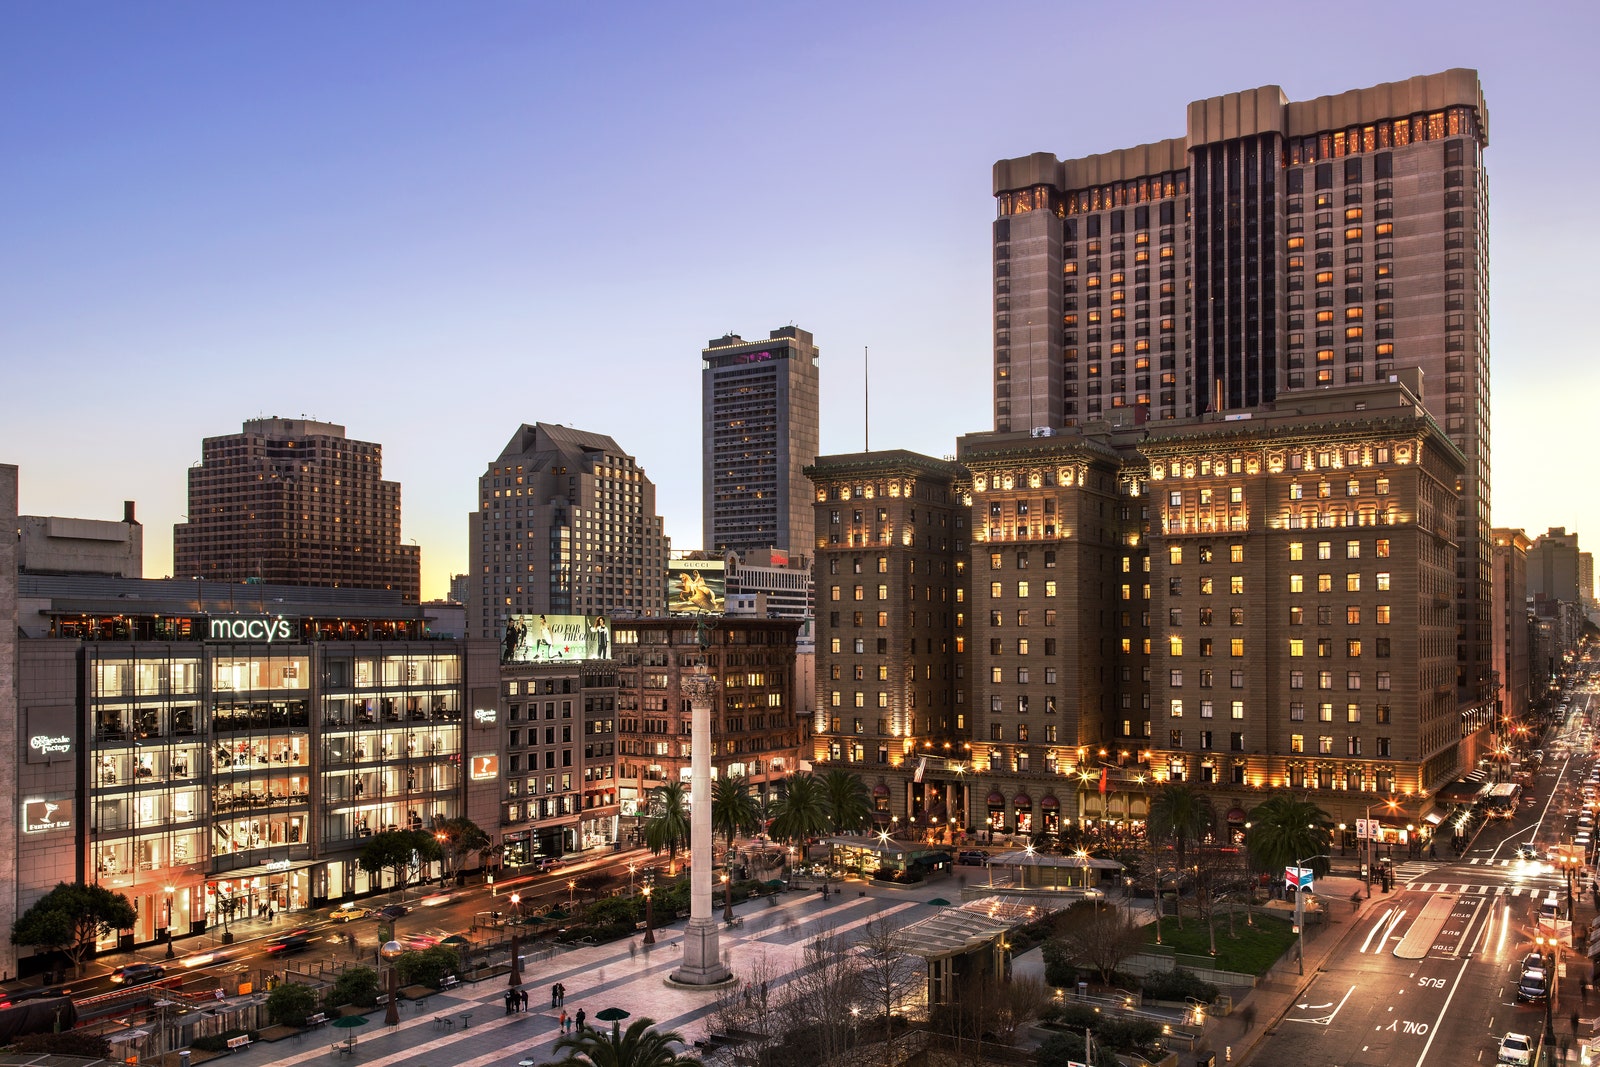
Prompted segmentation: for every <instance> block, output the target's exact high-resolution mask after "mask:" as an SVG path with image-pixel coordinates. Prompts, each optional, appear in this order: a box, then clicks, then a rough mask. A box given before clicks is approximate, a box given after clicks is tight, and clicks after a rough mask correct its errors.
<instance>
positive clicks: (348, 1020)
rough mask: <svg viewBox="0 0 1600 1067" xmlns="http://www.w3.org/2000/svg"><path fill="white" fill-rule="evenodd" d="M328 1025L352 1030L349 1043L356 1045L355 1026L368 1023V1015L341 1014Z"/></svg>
mask: <svg viewBox="0 0 1600 1067" xmlns="http://www.w3.org/2000/svg"><path fill="white" fill-rule="evenodd" d="M328 1025H329V1026H336V1027H338V1028H339V1029H341V1030H349V1031H351V1034H350V1038H349V1042H348V1043H349V1044H351V1045H354V1044H355V1043H356V1035H355V1033H354V1031H355V1028H356V1027H358V1026H365V1025H367V1017H366V1016H365V1015H341V1016H339V1017H338V1018H337V1019H335V1020H333V1021H332V1022H331V1023H329V1024H328Z"/></svg>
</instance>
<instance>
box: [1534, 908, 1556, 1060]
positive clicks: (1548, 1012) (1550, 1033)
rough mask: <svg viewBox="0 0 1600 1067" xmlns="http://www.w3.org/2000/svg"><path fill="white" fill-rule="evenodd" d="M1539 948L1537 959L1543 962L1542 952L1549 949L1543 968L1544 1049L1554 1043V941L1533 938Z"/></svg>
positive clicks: (1550, 938)
mask: <svg viewBox="0 0 1600 1067" xmlns="http://www.w3.org/2000/svg"><path fill="white" fill-rule="evenodd" d="M1534 941H1535V942H1537V943H1538V946H1539V959H1540V960H1545V959H1546V957H1545V954H1544V950H1545V949H1546V948H1547V947H1548V948H1549V949H1550V956H1549V959H1548V961H1547V962H1545V967H1544V1043H1545V1047H1546V1048H1551V1047H1553V1046H1554V1045H1555V1043H1556V1022H1555V999H1556V939H1555V938H1554V937H1553V936H1552V937H1545V936H1544V935H1543V934H1539V935H1538V936H1537V937H1535V938H1534Z"/></svg>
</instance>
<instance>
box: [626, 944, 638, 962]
mask: <svg viewBox="0 0 1600 1067" xmlns="http://www.w3.org/2000/svg"><path fill="white" fill-rule="evenodd" d="M628 958H629V959H630V960H636V959H638V958H639V942H637V941H629V942H628Z"/></svg>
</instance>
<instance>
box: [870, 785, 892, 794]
mask: <svg viewBox="0 0 1600 1067" xmlns="http://www.w3.org/2000/svg"><path fill="white" fill-rule="evenodd" d="M872 795H873V796H875V797H886V796H888V795H889V787H888V786H886V785H884V784H883V783H882V782H879V783H878V784H877V785H875V786H873V787H872Z"/></svg>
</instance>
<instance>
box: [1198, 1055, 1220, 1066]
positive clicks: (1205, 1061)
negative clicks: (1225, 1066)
mask: <svg viewBox="0 0 1600 1067" xmlns="http://www.w3.org/2000/svg"><path fill="white" fill-rule="evenodd" d="M1194 1067H1217V1054H1216V1053H1215V1052H1202V1053H1201V1054H1200V1055H1199V1056H1198V1057H1196V1059H1195V1061H1194Z"/></svg>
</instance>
